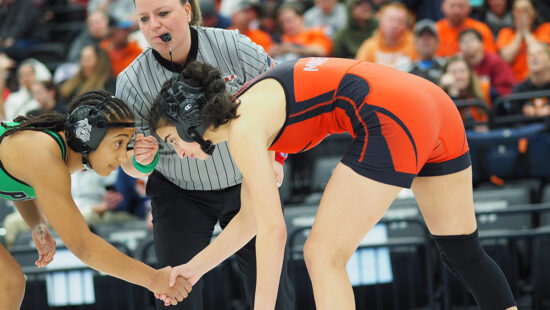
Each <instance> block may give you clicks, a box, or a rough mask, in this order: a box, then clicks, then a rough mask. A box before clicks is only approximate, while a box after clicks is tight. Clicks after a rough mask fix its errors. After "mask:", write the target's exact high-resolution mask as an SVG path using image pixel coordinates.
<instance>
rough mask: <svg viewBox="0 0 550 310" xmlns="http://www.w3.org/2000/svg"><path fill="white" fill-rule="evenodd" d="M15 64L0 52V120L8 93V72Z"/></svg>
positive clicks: (3, 114)
mask: <svg viewBox="0 0 550 310" xmlns="http://www.w3.org/2000/svg"><path fill="white" fill-rule="evenodd" d="M14 66H15V61H13V59H11V58H9V57H8V56H6V55H4V54H0V121H2V120H3V119H4V116H5V111H4V105H5V102H6V100H7V99H8V97H9V95H10V90H9V89H8V87H6V86H7V80H8V74H9V72H10V70H12V69H13V67H14Z"/></svg>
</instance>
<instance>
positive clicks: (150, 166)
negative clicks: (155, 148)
mask: <svg viewBox="0 0 550 310" xmlns="http://www.w3.org/2000/svg"><path fill="white" fill-rule="evenodd" d="M158 162H159V152H157V155H155V158H154V159H153V161H152V162H151V163H150V164H148V165H142V164H140V163H138V162H137V161H136V157H135V156H132V164H133V165H134V168H136V170H137V171H139V172H141V173H150V172H152V171H153V170H155V167H156V166H157V164H158Z"/></svg>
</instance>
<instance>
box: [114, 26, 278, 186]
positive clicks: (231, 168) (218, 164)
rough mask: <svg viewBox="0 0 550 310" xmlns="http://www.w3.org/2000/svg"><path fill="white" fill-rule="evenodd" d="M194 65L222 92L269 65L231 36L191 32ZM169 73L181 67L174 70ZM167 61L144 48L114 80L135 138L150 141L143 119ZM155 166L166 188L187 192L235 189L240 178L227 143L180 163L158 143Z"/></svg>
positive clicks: (244, 40)
mask: <svg viewBox="0 0 550 310" xmlns="http://www.w3.org/2000/svg"><path fill="white" fill-rule="evenodd" d="M193 60H200V61H203V62H206V63H209V64H211V65H213V66H215V67H217V68H218V69H219V70H220V71H221V72H222V77H224V78H225V80H226V87H227V90H228V91H230V92H231V93H233V94H234V93H236V92H237V91H238V90H239V89H240V88H241V86H242V85H243V84H244V83H245V82H247V81H249V80H251V79H253V78H254V77H256V76H257V75H259V74H260V73H262V72H264V71H266V70H268V69H269V68H270V66H271V59H270V58H269V56H268V55H267V54H266V53H265V51H264V50H263V48H262V47H260V46H258V45H256V44H255V43H253V42H252V41H251V40H250V39H249V38H248V37H246V36H244V35H241V34H239V33H238V32H237V31H230V30H223V29H217V28H205V27H191V50H190V52H189V56H188V57H187V63H189V62H191V61H193ZM174 66H175V71H177V72H181V70H182V69H183V67H184V66H180V65H178V64H174ZM171 68H172V67H171V64H170V62H169V61H167V60H165V59H164V58H162V57H161V56H160V55H159V54H158V53H157V52H156V51H154V50H153V49H151V48H147V49H145V50H144V51H143V53H141V55H139V56H138V57H137V58H136V59H135V60H134V62H132V64H130V66H128V67H127V68H126V69H125V70H124V71H123V72H121V73H120V74H119V75H118V77H117V84H116V96H117V97H118V98H121V99H123V100H124V101H126V102H127V103H128V104H129V105H130V107H131V108H132V109H133V111H134V114H135V116H136V128H137V132H138V133H140V132H142V133H143V134H144V135H146V136H147V135H151V132H150V131H149V130H148V124H147V118H148V115H149V111H150V109H151V105H152V104H153V101H154V99H155V97H156V96H157V94H158V92H159V90H160V88H161V86H162V84H163V83H164V81H166V80H167V79H169V78H171V77H172V75H173V72H172V70H171ZM159 144H160V145H161V151H160V160H159V163H158V165H157V167H156V170H157V171H159V172H160V173H162V175H164V176H165V177H166V178H167V179H168V180H169V181H170V182H172V183H174V184H176V185H177V186H179V187H181V188H183V189H187V190H205V191H206V190H219V189H223V188H227V187H230V186H233V185H236V184H239V183H241V180H242V176H241V173H240V171H239V169H238V168H237V165H236V164H235V163H234V162H233V159H232V158H231V155H230V154H229V147H228V146H227V143H225V142H224V143H220V144H218V145H217V146H216V150H215V151H214V154H213V155H212V156H211V157H209V158H208V159H207V160H204V161H203V160H198V159H191V158H188V157H185V158H183V159H180V158H179V157H178V155H177V154H176V152H175V151H174V150H173V148H172V147H171V146H169V145H167V144H165V143H164V141H159Z"/></svg>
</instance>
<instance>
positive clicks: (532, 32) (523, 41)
mask: <svg viewBox="0 0 550 310" xmlns="http://www.w3.org/2000/svg"><path fill="white" fill-rule="evenodd" d="M512 14H513V15H514V28H504V29H502V30H501V31H500V33H499V34H498V38H497V46H498V48H499V50H500V55H501V56H502V58H503V59H504V60H505V61H506V62H507V63H508V64H510V65H511V66H512V70H514V73H515V75H516V79H517V80H518V81H523V80H525V79H526V78H527V75H528V73H529V69H528V68H527V50H528V49H529V47H530V46H531V45H534V44H536V43H537V42H538V41H540V42H546V43H549V44H550V23H544V24H541V25H540V26H538V27H535V18H536V11H535V9H534V7H533V4H532V2H531V1H530V0H516V1H515V2H514V5H513V9H512Z"/></svg>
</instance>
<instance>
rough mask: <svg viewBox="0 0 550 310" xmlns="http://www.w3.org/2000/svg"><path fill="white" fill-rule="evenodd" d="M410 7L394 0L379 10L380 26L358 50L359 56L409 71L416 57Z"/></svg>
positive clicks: (362, 58)
mask: <svg viewBox="0 0 550 310" xmlns="http://www.w3.org/2000/svg"><path fill="white" fill-rule="evenodd" d="M409 22H410V18H409V11H408V10H407V7H406V6H405V5H403V4H401V3H390V4H387V5H385V6H383V7H382V9H380V12H379V27H378V31H377V32H376V33H375V35H374V36H373V37H372V38H370V39H367V40H366V41H365V42H364V43H363V44H361V46H360V47H359V50H357V54H356V55H355V58H356V59H359V60H366V61H370V62H375V63H377V64H381V65H385V66H388V67H392V68H396V69H400V70H403V71H408V70H410V69H411V67H412V63H413V61H414V60H415V59H416V57H417V55H416V50H415V47H414V37H413V34H412V32H411V31H410V30H409V29H408V23H409Z"/></svg>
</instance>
